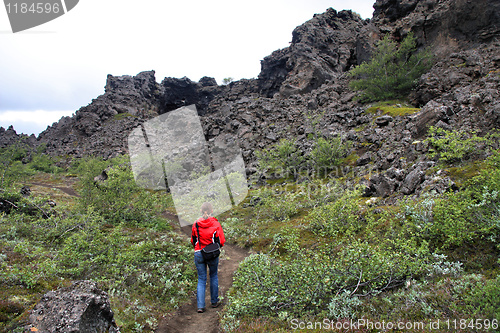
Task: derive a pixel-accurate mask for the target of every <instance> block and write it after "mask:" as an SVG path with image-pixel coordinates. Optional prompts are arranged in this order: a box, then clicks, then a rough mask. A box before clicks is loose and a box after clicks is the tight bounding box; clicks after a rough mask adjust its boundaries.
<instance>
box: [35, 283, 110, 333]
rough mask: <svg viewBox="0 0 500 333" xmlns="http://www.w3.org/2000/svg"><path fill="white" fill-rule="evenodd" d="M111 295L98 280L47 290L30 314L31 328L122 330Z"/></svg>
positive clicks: (90, 332) (51, 332) (48, 332)
mask: <svg viewBox="0 0 500 333" xmlns="http://www.w3.org/2000/svg"><path fill="white" fill-rule="evenodd" d="M113 316H114V314H113V311H112V310H111V305H110V303H109V299H108V295H107V294H106V293H105V292H103V291H102V290H100V289H99V288H97V285H96V283H95V282H92V281H77V282H74V283H73V285H72V286H71V287H68V288H62V289H59V290H56V291H49V292H48V293H46V294H45V295H44V296H43V297H42V299H41V300H40V302H38V304H37V305H36V306H35V307H34V308H33V310H32V311H31V314H30V316H29V326H28V327H26V331H28V332H44V333H56V332H65V333H70V332H75V333H76V332H86V333H118V332H119V329H118V327H117V325H116V323H115V320H114V319H113Z"/></svg>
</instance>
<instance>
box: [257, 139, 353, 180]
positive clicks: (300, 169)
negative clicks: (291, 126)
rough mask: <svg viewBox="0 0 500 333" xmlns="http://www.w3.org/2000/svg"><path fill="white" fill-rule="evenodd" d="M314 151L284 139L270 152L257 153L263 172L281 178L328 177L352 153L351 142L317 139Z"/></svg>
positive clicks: (313, 142) (268, 150)
mask: <svg viewBox="0 0 500 333" xmlns="http://www.w3.org/2000/svg"><path fill="white" fill-rule="evenodd" d="M310 141H311V144H312V149H311V151H310V152H305V151H302V150H300V149H299V147H298V145H297V144H296V141H295V140H294V139H281V140H280V141H279V142H278V143H277V144H275V145H274V146H272V147H271V148H270V149H265V150H260V151H256V152H255V155H256V156H257V158H258V160H259V167H260V170H261V172H270V173H274V174H276V175H277V176H278V178H289V177H293V178H297V177H299V176H300V175H301V174H305V175H316V176H320V177H321V176H326V175H328V174H329V172H331V171H332V170H335V169H336V168H337V167H338V166H339V165H340V164H341V162H342V159H343V158H345V157H346V156H347V155H348V154H349V152H350V151H351V143H350V142H349V141H347V140H344V139H343V138H342V137H333V138H324V137H321V136H317V137H313V138H312V139H311V140H310Z"/></svg>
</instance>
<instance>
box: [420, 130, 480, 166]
mask: <svg viewBox="0 0 500 333" xmlns="http://www.w3.org/2000/svg"><path fill="white" fill-rule="evenodd" d="M425 142H426V143H428V144H429V146H430V149H429V153H428V155H429V157H431V158H434V157H435V156H439V160H440V161H442V162H445V163H453V162H460V161H463V160H466V159H469V158H470V157H472V155H474V154H475V153H477V152H478V151H481V150H480V149H479V147H480V145H481V144H484V143H486V144H487V143H488V140H487V138H485V137H479V136H477V135H476V134H475V133H472V134H468V133H465V132H462V131H448V130H445V129H442V128H437V127H433V126H432V127H431V128H429V132H428V137H427V139H425Z"/></svg>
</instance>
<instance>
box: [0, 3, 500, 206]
mask: <svg viewBox="0 0 500 333" xmlns="http://www.w3.org/2000/svg"><path fill="white" fill-rule="evenodd" d="M484 8H490V9H491V11H488V13H486V11H484V10H482V9H484ZM374 9H375V12H374V16H373V18H372V19H371V20H362V19H361V18H360V17H359V16H358V15H357V14H355V13H353V12H351V11H341V12H337V11H335V10H334V9H331V8H330V9H328V10H327V11H326V12H325V13H323V14H318V15H315V16H314V17H313V18H312V19H311V20H309V21H308V22H306V23H304V24H302V25H301V26H299V27H297V28H296V29H295V30H294V31H293V33H292V42H291V44H290V46H289V47H287V48H284V49H281V50H277V51H275V52H273V53H272V54H271V55H269V56H268V57H266V58H264V59H263V60H262V61H261V73H260V74H259V76H258V78H256V79H249V80H246V79H244V80H239V81H236V82H232V83H230V84H228V85H223V86H219V85H217V83H216V82H215V80H214V79H212V78H207V77H205V78H202V79H201V80H200V81H199V82H193V81H191V80H190V79H188V78H181V79H178V78H165V79H164V80H163V81H162V82H161V83H157V82H156V78H155V73H154V71H148V72H142V73H139V74H138V75H136V76H128V75H125V76H118V77H116V76H111V75H109V76H108V78H107V82H106V89H105V93H104V94H103V95H101V96H99V97H97V98H96V99H94V100H93V101H92V103H90V104H89V105H88V106H85V107H82V108H81V109H80V110H78V111H77V112H76V114H75V115H74V116H73V117H65V118H62V119H61V120H60V121H59V122H58V123H56V124H54V125H53V126H51V127H49V128H48V129H47V130H46V131H44V132H43V133H41V134H40V136H39V137H38V138H37V139H36V140H37V141H36V142H37V143H38V144H42V143H43V144H45V145H46V146H47V148H46V151H47V152H48V153H49V154H53V155H59V156H68V157H82V156H85V155H91V154H93V155H99V156H103V157H104V158H110V157H113V156H116V155H118V154H124V153H127V141H126V139H127V136H128V133H130V131H131V130H132V129H133V128H135V127H137V126H139V125H140V124H141V123H143V122H144V121H146V120H148V119H151V118H153V117H155V116H157V115H159V114H163V113H165V112H168V111H171V110H174V109H176V108H178V107H180V106H183V105H190V104H195V105H196V106H197V109H198V111H199V114H200V116H201V119H202V124H203V128H204V130H205V136H206V138H207V140H209V141H210V142H211V143H212V145H214V146H216V147H217V146H219V148H222V147H223V142H224V141H227V140H235V139H237V140H239V142H240V146H241V148H242V151H243V156H244V159H245V162H246V166H247V173H248V174H252V173H254V172H255V170H256V168H255V166H256V165H255V151H256V150H258V149H263V148H266V147H268V146H269V145H272V144H274V143H276V142H278V141H279V140H280V139H281V138H290V137H294V138H297V144H298V145H299V146H300V148H301V149H302V150H303V151H304V152H305V154H307V153H308V152H309V151H310V150H311V141H310V140H308V134H310V133H312V131H313V130H319V131H320V132H321V133H322V135H324V136H326V137H334V136H342V137H343V138H346V139H348V140H351V141H352V142H353V156H357V157H356V161H355V162H354V163H353V165H352V170H351V171H353V173H354V174H356V175H357V178H358V179H362V180H361V181H362V182H363V183H365V185H366V191H365V195H367V196H378V197H389V196H391V195H392V194H394V193H399V194H403V195H412V194H417V195H418V194H419V193H420V192H421V191H422V190H423V189H424V188H426V189H429V188H431V189H435V190H436V191H439V192H442V191H446V190H448V189H450V188H453V186H454V184H453V183H452V182H451V180H450V179H449V177H448V176H447V175H446V174H444V173H439V174H429V173H428V172H427V170H429V168H430V167H432V166H434V165H435V161H433V160H430V159H429V158H428V157H427V156H426V155H425V154H424V153H425V150H426V147H425V145H423V144H422V142H421V140H422V138H424V136H425V134H426V132H427V129H428V128H429V127H430V126H437V127H442V128H445V129H462V130H470V131H472V130H475V131H477V132H478V133H479V134H485V133H487V132H488V131H490V130H491V129H494V128H498V127H499V125H500V124H499V122H500V102H499V100H500V99H499V97H500V96H499V92H498V91H499V85H500V84H499V83H500V41H499V40H498V37H499V35H500V30H499V29H500V28H499V26H498V22H499V21H500V20H499V17H500V4H499V3H498V1H495V0H480V1H475V2H472V1H465V0H459V1H452V0H445V1H437V0H426V1H417V0H377V1H376V3H375V4H374ZM458 22H460V24H458ZM410 31H411V32H413V33H414V34H415V36H416V37H417V40H418V42H419V45H420V47H431V48H432V50H433V52H434V53H435V54H436V56H437V57H436V58H437V60H438V61H437V62H436V64H435V65H434V66H433V67H432V69H431V70H430V71H429V72H428V73H427V74H425V75H423V76H422V77H421V78H420V81H419V84H418V87H417V89H416V90H415V91H414V92H413V93H412V95H411V96H409V98H410V100H411V101H412V103H413V104H414V105H416V106H418V107H421V110H420V111H419V112H417V113H414V114H409V115H403V116H389V115H383V114H382V113H381V112H375V113H369V112H366V110H367V108H368V107H369V106H370V105H362V104H360V103H358V102H357V101H356V100H355V99H354V97H355V95H356V94H355V93H353V92H352V91H351V90H350V89H349V88H348V78H347V77H346V75H345V73H346V72H347V71H348V70H349V69H350V68H352V66H355V65H357V64H360V63H362V62H363V61H366V60H368V59H369V58H370V55H371V52H372V50H373V47H374V45H375V43H376V42H377V41H378V40H380V38H381V37H382V36H383V35H384V34H387V33H389V34H390V35H391V36H392V37H393V38H395V39H397V40H398V39H402V38H404V37H405V36H406V35H407V34H408V33H409V32H410ZM319 115H321V121H320V122H319V124H318V125H316V128H315V129H314V128H313V126H312V124H311V122H310V119H311V117H314V116H319ZM12 131H13V130H12V129H10V130H7V131H1V130H0V146H1V145H2V144H3V145H5V143H4V142H5V141H6V139H5V138H7V137H9V138H10V139H9V140H12V138H13V136H12ZM7 133H9V135H6V134H7Z"/></svg>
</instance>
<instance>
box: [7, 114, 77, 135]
mask: <svg viewBox="0 0 500 333" xmlns="http://www.w3.org/2000/svg"><path fill="white" fill-rule="evenodd" d="M73 113H74V111H47V110H35V111H0V126H2V127H4V128H8V127H9V126H10V125H13V126H14V129H15V130H16V132H17V133H24V134H28V135H30V134H35V135H38V134H40V132H42V131H44V130H45V129H46V128H47V126H49V125H52V124H53V123H55V122H57V121H59V119H61V118H62V117H65V116H71V115H72V114H73Z"/></svg>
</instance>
